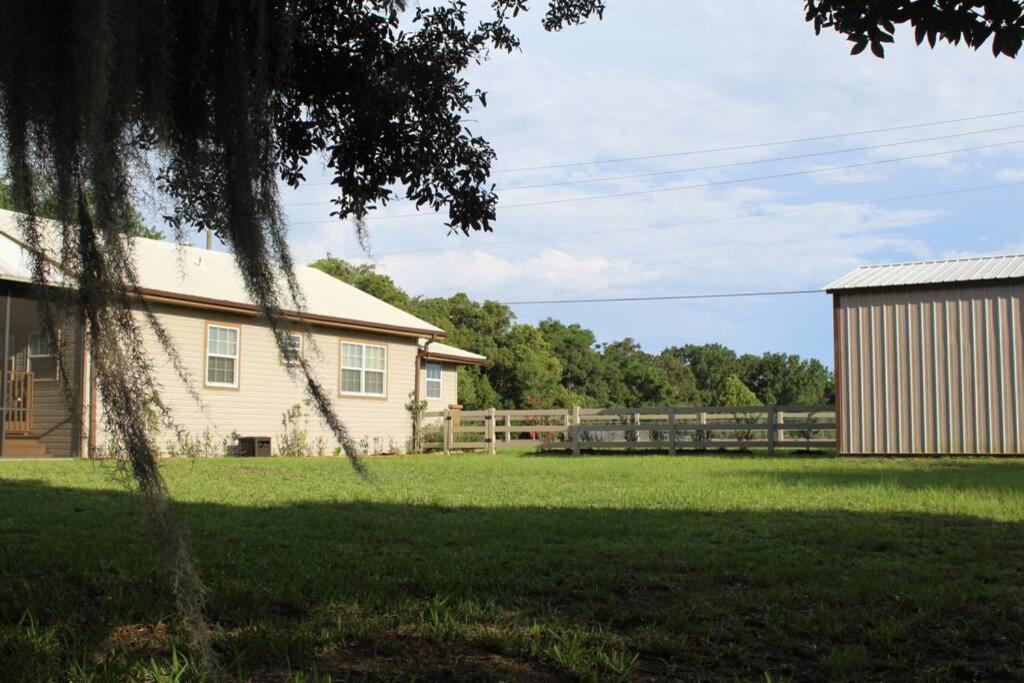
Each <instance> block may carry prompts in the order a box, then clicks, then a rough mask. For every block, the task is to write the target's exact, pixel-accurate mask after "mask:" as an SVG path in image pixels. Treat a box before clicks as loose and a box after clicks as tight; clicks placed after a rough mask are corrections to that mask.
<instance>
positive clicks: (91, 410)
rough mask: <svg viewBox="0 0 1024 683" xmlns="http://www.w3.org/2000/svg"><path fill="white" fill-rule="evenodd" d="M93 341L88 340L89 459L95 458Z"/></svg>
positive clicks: (94, 350) (94, 365)
mask: <svg viewBox="0 0 1024 683" xmlns="http://www.w3.org/2000/svg"><path fill="white" fill-rule="evenodd" d="M93 341H94V340H93V339H92V338H91V335H90V339H89V345H88V346H89V441H88V446H87V448H88V453H89V458H90V459H93V458H95V457H96V398H97V392H96V348H95V345H94V343H93Z"/></svg>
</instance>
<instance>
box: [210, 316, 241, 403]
mask: <svg viewBox="0 0 1024 683" xmlns="http://www.w3.org/2000/svg"><path fill="white" fill-rule="evenodd" d="M211 327H217V328H220V329H227V330H235V332H236V333H237V337H236V339H237V344H236V346H235V355H234V361H235V381H234V383H233V384H227V383H225V382H210V328H211ZM215 357H216V358H232V356H222V355H219V354H218V355H216V356H215ZM241 380H242V326H241V325H234V324H232V323H224V322H219V321H210V320H207V321H206V334H205V335H204V338H203V386H204V387H206V388H207V389H222V390H226V391H238V390H239V388H240V387H241V385H242V382H241Z"/></svg>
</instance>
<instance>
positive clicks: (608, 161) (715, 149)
mask: <svg viewBox="0 0 1024 683" xmlns="http://www.w3.org/2000/svg"><path fill="white" fill-rule="evenodd" d="M1017 114H1024V110H1021V109H1017V110H1014V111H1007V112H1001V113H998V114H981V115H979V116H964V117H961V118H958V119H946V120H944V121H929V122H926V123H911V124H906V125H902V126H890V127H888V128H874V129H872V130H860V131H854V132H852V133H832V134H829V135H815V136H813V137H807V138H792V139H789V140H777V141H774V142H755V143H751V144H747V145H733V146H730V147H710V148H706V149H696V150H689V151H685V152H668V153H665V154H648V155H644V156H635V157H620V158H618V159H602V160H591V161H571V162H566V163H558V164H545V165H540V166H521V167H519V168H503V169H498V170H496V171H492V173H493V174H497V173H521V172H523V171H542V170H547V169H554V168H570V167H573V166H597V165H601V164H619V163H625V162H628V161H648V160H651V159H667V158H670V157H680V156H691V155H695V154H715V153H718V152H738V151H741V150H746V149H758V148H760V147H776V146H780V145H796V144H800V143H803V142H819V141H821V140H834V139H835V138H848V137H854V136H859V135H872V134H875V133H892V132H895V131H898V130H910V129H912V128H927V127H929V126H941V125H944V124H947V123H963V122H965V121H980V120H982V119H993V118H998V117H1001V116H1014V115H1017Z"/></svg>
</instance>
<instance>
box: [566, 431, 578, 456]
mask: <svg viewBox="0 0 1024 683" xmlns="http://www.w3.org/2000/svg"><path fill="white" fill-rule="evenodd" d="M569 433H570V434H571V435H572V454H573V455H579V454H580V426H579V425H578V424H575V425H573V426H572V427H570V431H569Z"/></svg>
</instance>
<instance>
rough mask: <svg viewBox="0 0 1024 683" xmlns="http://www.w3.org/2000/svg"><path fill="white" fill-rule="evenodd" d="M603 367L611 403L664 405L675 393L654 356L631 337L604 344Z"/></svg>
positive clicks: (628, 405)
mask: <svg viewBox="0 0 1024 683" xmlns="http://www.w3.org/2000/svg"><path fill="white" fill-rule="evenodd" d="M602 355H603V357H604V366H605V373H606V381H607V383H608V395H609V400H610V403H611V404H612V405H616V406H626V407H632V406H648V405H659V406H663V405H667V404H669V403H672V402H673V400H674V398H675V396H674V394H673V388H672V384H671V382H670V381H669V378H668V375H667V374H666V373H665V371H664V370H663V369H662V368H661V367H659V366H658V364H657V363H656V361H655V357H654V356H652V355H651V354H649V353H646V352H644V350H643V349H641V348H640V345H639V344H637V343H636V342H635V341H633V340H632V339H630V338H628V337H627V338H626V339H623V340H622V341H618V342H613V343H611V344H605V345H604V352H603V354H602Z"/></svg>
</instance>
